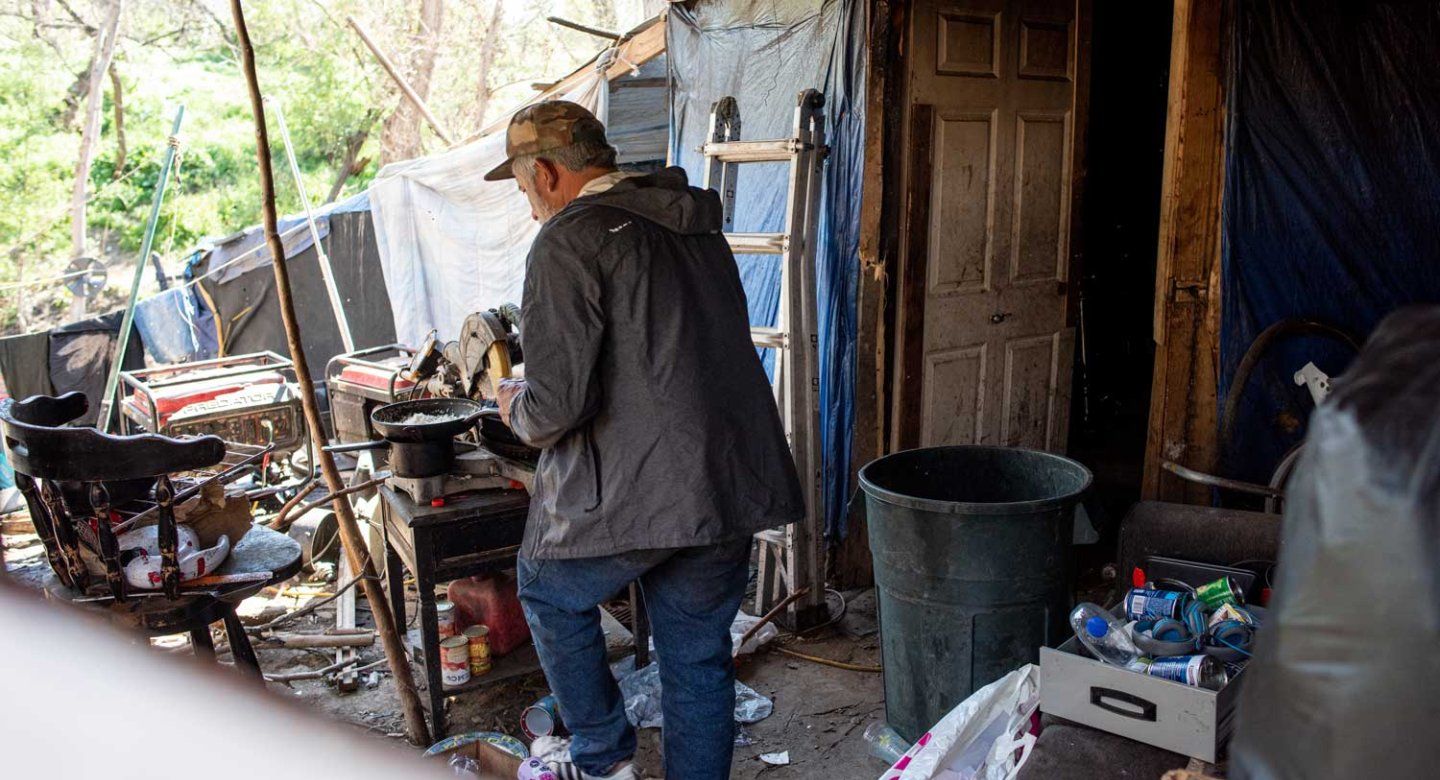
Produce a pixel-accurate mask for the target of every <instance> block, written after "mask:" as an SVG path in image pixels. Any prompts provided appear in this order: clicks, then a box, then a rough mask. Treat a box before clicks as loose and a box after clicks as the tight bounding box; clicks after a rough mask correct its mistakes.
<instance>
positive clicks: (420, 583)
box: [415, 528, 446, 740]
mask: <svg viewBox="0 0 1440 780" xmlns="http://www.w3.org/2000/svg"><path fill="white" fill-rule="evenodd" d="M430 542H431V540H430V534H429V533H426V532H425V531H422V530H421V529H418V528H417V529H416V530H415V568H416V569H418V571H416V572H415V589H416V590H418V591H419V592H420V594H419V595H420V644H421V645H422V646H423V647H424V649H425V681H426V694H427V695H428V697H429V700H430V738H431V739H434V740H440V739H442V738H444V737H445V733H446V729H445V688H444V683H443V682H442V681H441V679H440V620H439V617H438V616H437V615H436V612H435V575H434V574H433V572H434V571H435V570H434V568H433V563H434V550H432V549H431V543H430Z"/></svg>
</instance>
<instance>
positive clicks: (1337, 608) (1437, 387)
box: [1230, 306, 1440, 779]
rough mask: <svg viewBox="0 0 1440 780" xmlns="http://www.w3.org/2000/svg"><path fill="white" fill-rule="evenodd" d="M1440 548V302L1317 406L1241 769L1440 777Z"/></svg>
mask: <svg viewBox="0 0 1440 780" xmlns="http://www.w3.org/2000/svg"><path fill="white" fill-rule="evenodd" d="M1437 560H1440V306H1425V307H1412V308H1409V309H1405V310H1402V311H1400V312H1397V313H1396V314H1394V315H1392V316H1390V317H1389V318H1387V319H1386V320H1385V321H1384V322H1382V323H1381V325H1380V327H1379V328H1378V329H1377V330H1376V331H1375V334H1374V336H1372V337H1371V339H1370V340H1369V342H1367V343H1366V345H1365V348H1364V351H1363V352H1362V353H1361V355H1360V357H1359V358H1358V359H1356V360H1355V362H1354V364H1353V365H1352V366H1351V368H1350V370H1349V371H1348V372H1347V373H1346V374H1345V376H1344V377H1343V378H1341V379H1339V380H1337V381H1336V384H1335V392H1334V393H1333V394H1332V395H1331V396H1330V398H1329V400H1328V401H1327V402H1326V403H1325V404H1324V405H1322V406H1321V408H1320V409H1319V410H1317V411H1316V413H1315V415H1314V417H1312V419H1311V422H1310V435H1309V436H1308V437H1307V439H1306V441H1305V449H1304V450H1303V454H1302V455H1301V458H1300V464H1299V466H1298V468H1297V470H1296V473H1295V476H1294V478H1293V479H1292V480H1291V483H1290V491H1289V496H1288V500H1287V503H1286V507H1285V525H1284V530H1283V532H1282V536H1281V548H1280V561H1279V567H1278V572H1279V573H1278V577H1277V578H1276V579H1275V581H1274V586H1275V599H1274V601H1272V602H1271V609H1270V612H1269V615H1268V616H1267V619H1266V622H1265V627H1264V628H1263V629H1262V630H1261V631H1260V634H1259V637H1258V638H1257V640H1256V651H1255V652H1256V654H1255V659H1254V660H1253V661H1252V662H1251V664H1250V666H1249V668H1248V669H1246V671H1245V674H1244V685H1243V688H1242V689H1241V692H1240V702H1239V710H1238V712H1237V716H1236V717H1237V721H1236V736H1235V739H1234V744H1233V747H1232V748H1231V761H1230V776H1231V777H1235V778H1242V779H1243V778H1272V777H1304V778H1327V777H1334V778H1356V777H1359V778H1365V777H1374V778H1381V777H1384V778H1391V777H1394V778H1400V777H1430V776H1432V775H1431V773H1432V772H1434V771H1435V767H1436V766H1437V764H1440V741H1437V740H1435V739H1434V738H1433V734H1434V733H1435V729H1436V723H1437V722H1440V569H1437V567H1436V565H1435V562H1436V561H1437Z"/></svg>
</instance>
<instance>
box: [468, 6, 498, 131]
mask: <svg viewBox="0 0 1440 780" xmlns="http://www.w3.org/2000/svg"><path fill="white" fill-rule="evenodd" d="M503 16H504V14H503V13H502V9H501V6H500V0H494V5H493V7H492V8H491V10H490V23H489V24H487V25H485V37H484V38H482V39H481V40H480V62H479V63H477V64H476V66H475V70H476V71H477V77H478V79H479V82H480V83H479V85H478V89H477V93H476V95H475V127H476V129H477V130H478V129H479V128H482V127H484V126H485V114H486V112H487V111H489V110H490V96H491V91H490V67H491V66H492V65H494V64H495V52H496V50H497V49H499V48H500V23H501V22H502V21H503Z"/></svg>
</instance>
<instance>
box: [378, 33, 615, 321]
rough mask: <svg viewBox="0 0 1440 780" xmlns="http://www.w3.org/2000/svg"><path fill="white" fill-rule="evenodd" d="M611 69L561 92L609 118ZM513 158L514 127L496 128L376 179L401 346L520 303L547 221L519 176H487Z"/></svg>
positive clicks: (384, 263)
mask: <svg viewBox="0 0 1440 780" xmlns="http://www.w3.org/2000/svg"><path fill="white" fill-rule="evenodd" d="M599 62H600V63H605V64H607V65H608V63H609V59H608V58H605V57H602V58H601V59H600V61H599ZM597 64H598V63H597ZM602 68H603V66H602ZM603 73H604V71H603V69H597V70H595V71H594V72H592V73H591V75H590V76H589V77H588V78H585V79H583V80H581V82H579V83H578V84H577V85H576V86H575V88H574V89H572V90H570V91H569V92H567V93H565V94H564V95H563V96H561V97H562V99H564V100H570V101H573V102H575V103H579V104H580V105H582V106H585V107H586V108H588V109H590V110H591V111H592V112H594V113H595V115H596V116H597V117H599V118H600V120H601V121H602V122H603V121H605V119H606V116H607V110H606V109H607V104H608V102H609V100H608V97H609V90H608V88H607V87H608V82H607V81H606V80H605V77H604V75H603ZM504 159H505V133H504V132H495V133H491V134H489V135H487V136H484V137H482V138H480V139H479V140H477V141H474V142H473V143H469V144H466V145H464V146H460V147H456V148H455V149H451V150H449V151H447V152H442V153H440V154H435V155H431V156H429V157H421V158H418V159H415V160H406V161H404V162H398V163H392V164H390V165H387V166H385V167H384V168H382V169H380V173H379V174H377V175H376V176H375V180H374V181H373V182H371V184H370V207H371V216H372V218H373V220H374V223H375V234H376V239H377V241H378V244H379V248H380V263H381V267H382V268H383V269H384V272H385V284H386V286H387V287H388V289H389V295H390V305H391V309H392V311H393V312H394V318H395V334H396V337H397V338H398V339H399V341H400V342H401V343H404V344H419V343H420V342H422V341H424V340H425V336H426V334H427V333H429V332H430V331H431V330H432V329H434V330H438V331H439V335H440V338H441V339H444V340H450V339H454V338H456V337H457V336H459V335H460V325H461V323H463V322H464V320H465V317H467V316H468V315H470V314H472V313H474V312H476V311H479V310H483V309H490V308H494V307H496V306H499V305H500V304H502V303H519V302H520V293H521V289H522V287H523V285H524V281H525V257H526V255H527V254H528V253H529V251H530V244H531V242H532V241H534V240H535V234H536V233H537V232H538V231H539V229H540V226H539V225H538V224H537V223H536V222H535V221H534V220H532V219H531V217H530V204H529V202H528V201H527V200H526V199H525V196H524V195H522V194H521V193H519V192H518V191H517V190H516V188H515V183H514V182H513V181H497V182H490V181H485V180H484V176H485V174H486V172H488V171H489V170H490V169H491V168H494V167H495V166H496V165H499V164H500V163H501V162H502V161H503V160H504Z"/></svg>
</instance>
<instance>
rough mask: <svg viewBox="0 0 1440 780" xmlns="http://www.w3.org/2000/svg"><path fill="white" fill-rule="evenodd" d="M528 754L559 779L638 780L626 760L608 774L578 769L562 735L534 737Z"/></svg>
mask: <svg viewBox="0 0 1440 780" xmlns="http://www.w3.org/2000/svg"><path fill="white" fill-rule="evenodd" d="M530 755H532V756H534V757H536V758H538V759H540V760H541V761H544V762H545V763H546V764H547V765H549V767H550V768H551V769H552V770H554V771H555V775H556V776H557V777H559V778H560V780H639V775H636V774H635V765H634V764H632V763H630V762H629V761H626V762H625V763H623V764H621V765H620V766H619V767H617V768H616V769H614V770H612V771H611V772H610V774H608V775H592V774H589V773H586V772H583V771H581V770H580V767H578V766H575V762H574V761H573V760H572V759H571V758H570V740H569V739H566V738H564V737H536V738H535V741H534V742H533V743H531V744H530Z"/></svg>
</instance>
